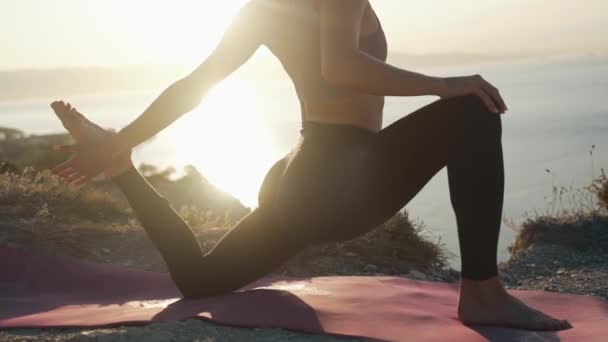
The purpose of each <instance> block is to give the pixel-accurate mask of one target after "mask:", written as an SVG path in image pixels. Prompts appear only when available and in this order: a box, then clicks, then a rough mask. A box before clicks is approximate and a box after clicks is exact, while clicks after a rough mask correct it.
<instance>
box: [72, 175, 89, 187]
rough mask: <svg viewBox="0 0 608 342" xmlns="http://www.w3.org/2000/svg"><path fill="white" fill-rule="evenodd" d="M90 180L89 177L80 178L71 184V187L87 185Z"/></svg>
mask: <svg viewBox="0 0 608 342" xmlns="http://www.w3.org/2000/svg"><path fill="white" fill-rule="evenodd" d="M90 180H91V178H89V177H82V178H80V179H79V180H77V181H75V182H73V183H72V186H75V187H76V188H80V187H82V186H83V185H85V184H86V183H88V182H89V181H90Z"/></svg>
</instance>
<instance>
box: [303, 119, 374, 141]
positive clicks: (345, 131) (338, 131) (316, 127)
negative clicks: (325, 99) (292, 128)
mask: <svg viewBox="0 0 608 342" xmlns="http://www.w3.org/2000/svg"><path fill="white" fill-rule="evenodd" d="M300 134H301V135H302V136H303V137H312V136H318V135H322V136H328V137H329V136H336V137H355V138H357V137H359V138H369V137H373V136H376V133H375V132H373V131H370V130H367V129H365V128H363V127H358V126H355V125H348V124H329V123H322V122H316V121H302V129H300Z"/></svg>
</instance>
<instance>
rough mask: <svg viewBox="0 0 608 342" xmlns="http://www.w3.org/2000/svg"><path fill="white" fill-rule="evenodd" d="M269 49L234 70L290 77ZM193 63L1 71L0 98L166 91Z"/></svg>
mask: <svg viewBox="0 0 608 342" xmlns="http://www.w3.org/2000/svg"><path fill="white" fill-rule="evenodd" d="M267 56H268V54H259V55H256V56H255V57H254V58H253V59H252V60H251V61H250V62H249V63H247V64H246V65H245V66H244V67H243V68H241V69H240V70H238V71H237V72H236V75H235V76H236V77H238V78H244V79H286V78H287V75H286V73H285V71H284V70H283V68H282V66H281V65H280V63H278V62H277V61H276V60H274V59H273V58H265V57H267ZM522 58H530V57H526V56H488V55H474V54H428V55H425V54H405V53H392V54H390V55H389V59H388V62H389V63H391V64H393V65H396V66H399V67H403V68H407V69H412V68H416V67H436V66H455V65H466V64H482V63H502V62H508V61H514V60H517V59H522ZM192 68H193V67H192V66H190V67H188V66H184V65H142V66H124V67H115V68H100V67H88V68H86V67H82V68H65V69H51V70H35V69H34V70H16V71H0V102H2V101H12V100H23V99H31V98H40V97H64V96H73V95H86V94H94V93H114V92H123V91H131V90H144V91H145V90H157V91H159V92H160V91H162V90H163V89H164V88H165V87H167V86H168V85H169V84H170V83H172V82H174V81H175V80H177V79H179V78H181V77H183V76H184V75H186V74H187V73H188V72H190V71H191V69H192Z"/></svg>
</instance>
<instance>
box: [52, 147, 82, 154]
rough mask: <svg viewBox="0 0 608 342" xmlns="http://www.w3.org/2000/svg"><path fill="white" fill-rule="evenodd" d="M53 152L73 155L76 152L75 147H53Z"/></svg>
mask: <svg viewBox="0 0 608 342" xmlns="http://www.w3.org/2000/svg"><path fill="white" fill-rule="evenodd" d="M53 151H55V152H61V153H65V154H74V153H77V152H78V146H77V145H53Z"/></svg>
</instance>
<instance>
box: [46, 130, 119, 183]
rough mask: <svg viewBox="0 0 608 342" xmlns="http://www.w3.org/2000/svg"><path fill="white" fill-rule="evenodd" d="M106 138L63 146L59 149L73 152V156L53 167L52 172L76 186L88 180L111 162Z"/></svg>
mask: <svg viewBox="0 0 608 342" xmlns="http://www.w3.org/2000/svg"><path fill="white" fill-rule="evenodd" d="M108 140H109V139H104V140H98V141H95V142H89V143H81V144H77V145H71V146H63V147H62V148H61V149H62V150H63V151H64V152H68V153H73V157H72V158H71V159H69V160H68V161H66V162H64V163H61V164H60V165H58V166H57V167H55V168H54V169H53V170H52V172H53V173H54V174H56V175H58V176H59V177H61V178H63V180H64V181H65V182H66V183H68V184H71V185H74V186H76V187H79V186H81V185H83V184H85V183H87V182H89V181H90V180H91V179H93V178H94V177H95V176H97V175H99V174H101V173H102V172H103V171H104V170H106V169H107V168H108V167H110V166H111V164H112V160H113V159H114V157H113V153H112V152H111V151H110V150H109V148H108V143H107V141H108Z"/></svg>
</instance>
